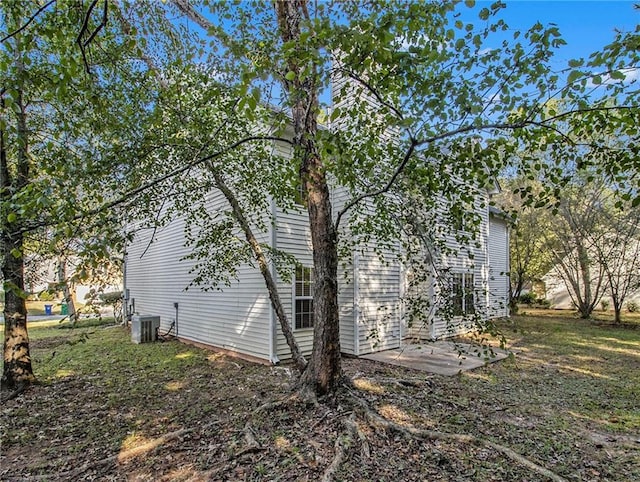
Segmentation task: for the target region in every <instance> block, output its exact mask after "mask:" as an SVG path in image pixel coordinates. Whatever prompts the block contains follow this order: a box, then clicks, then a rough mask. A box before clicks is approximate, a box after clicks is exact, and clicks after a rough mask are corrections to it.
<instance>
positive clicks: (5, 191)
mask: <svg viewBox="0 0 640 482" xmlns="http://www.w3.org/2000/svg"><path fill="white" fill-rule="evenodd" d="M0 102H1V110H2V112H3V113H4V111H5V103H4V97H3V98H2V99H1V100H0ZM16 107H17V109H16V110H17V112H16V116H17V146H16V147H17V149H16V152H17V164H16V169H15V174H13V173H12V172H11V171H10V170H9V164H8V153H7V145H6V138H5V137H6V133H5V132H4V130H0V200H1V201H2V203H3V204H4V205H5V206H8V205H9V200H10V199H11V195H12V192H16V191H19V190H20V189H22V188H24V187H25V186H26V184H27V181H28V178H29V158H28V132H27V123H26V112H25V106H24V102H23V99H22V92H21V91H19V92H18V101H17V106H16ZM10 214H11V215H12V216H11V218H9V215H10ZM2 217H3V218H4V219H3V223H2V226H3V227H2V229H1V231H0V247H1V249H2V253H1V255H2V276H3V278H4V345H3V359H4V369H3V373H2V384H3V385H4V386H7V387H10V388H12V387H16V386H22V385H25V384H30V383H32V382H34V381H35V377H34V375H33V368H32V366H31V356H30V355H29V335H28V333H27V306H26V303H25V290H24V256H23V247H24V246H23V244H24V237H23V235H22V234H19V233H17V231H19V230H18V229H17V228H19V223H20V218H19V217H17V216H16V215H15V214H14V213H6V212H3V213H2ZM5 220H6V221H7V222H6V223H5V222H4V221H5Z"/></svg>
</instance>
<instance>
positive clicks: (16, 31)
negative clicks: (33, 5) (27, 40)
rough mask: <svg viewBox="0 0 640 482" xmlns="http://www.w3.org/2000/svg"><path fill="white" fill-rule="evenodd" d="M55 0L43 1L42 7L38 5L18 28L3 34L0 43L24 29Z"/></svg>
mask: <svg viewBox="0 0 640 482" xmlns="http://www.w3.org/2000/svg"><path fill="white" fill-rule="evenodd" d="M56 1H57V0H50V1H49V2H47V3H45V4H44V5H43V6H42V7H40V8H39V9H38V10H36V13H34V14H33V15H31V17H29V19H28V20H27V21H26V22H25V23H24V25H22V26H21V27H20V28H18V29H16V30H14V31H13V32H11V33H9V34H7V35H5V36H4V37H3V38H2V39H0V43H3V42H4V41H5V40H9V39H10V38H12V37H15V36H16V35H18V34H19V33H20V32H22V31H23V30H24V29H26V28H27V27H28V26H29V25H30V24H31V22H33V21H34V20H35V19H36V17H37V16H38V15H40V14H41V13H42V12H43V11H45V10H46V9H47V8H49V7H50V6H51V5H53V4H54V3H56Z"/></svg>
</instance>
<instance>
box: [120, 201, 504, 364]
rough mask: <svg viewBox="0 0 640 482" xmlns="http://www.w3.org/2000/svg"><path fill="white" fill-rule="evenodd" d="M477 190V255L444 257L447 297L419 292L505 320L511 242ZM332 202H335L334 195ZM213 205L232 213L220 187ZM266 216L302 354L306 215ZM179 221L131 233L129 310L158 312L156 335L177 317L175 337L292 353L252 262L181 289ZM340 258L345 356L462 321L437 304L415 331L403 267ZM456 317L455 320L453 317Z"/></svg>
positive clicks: (271, 355)
mask: <svg viewBox="0 0 640 482" xmlns="http://www.w3.org/2000/svg"><path fill="white" fill-rule="evenodd" d="M338 191H339V190H338ZM481 193H483V194H482V195H483V196H484V197H485V199H484V200H483V201H484V202H481V203H478V206H479V207H478V209H479V214H480V217H481V220H482V222H481V226H480V235H479V239H478V240H477V243H474V246H473V248H472V249H473V252H474V256H473V259H470V258H469V257H468V256H466V255H465V256H460V257H459V258H458V257H455V256H451V255H448V256H446V257H445V258H447V259H445V260H444V261H445V263H446V264H447V265H448V266H449V271H450V273H451V279H452V280H453V284H454V287H453V291H452V292H449V293H446V291H447V290H446V289H443V288H442V287H441V286H440V287H438V286H437V285H436V283H435V282H434V283H433V284H432V285H431V286H428V287H426V288H425V289H426V290H427V293H428V296H431V297H433V298H434V301H437V299H438V298H439V299H444V297H449V298H451V297H453V298H454V304H455V303H458V304H459V308H460V311H459V313H455V315H463V314H469V313H472V312H473V313H475V314H477V315H479V316H480V317H481V318H485V319H486V318H488V317H501V316H508V308H507V306H508V303H507V293H508V278H507V272H508V244H509V243H508V229H507V224H506V221H505V219H504V218H502V217H501V216H500V215H498V214H497V213H496V212H494V211H492V210H490V209H489V208H488V207H487V206H488V204H487V203H486V200H487V199H488V196H489V193H488V192H486V191H481ZM334 198H335V199H334V200H335V201H336V202H337V204H340V202H339V201H340V199H338V198H339V195H338V194H336V193H335V192H334ZM482 206H484V207H482ZM209 209H212V210H226V209H228V205H227V204H226V200H225V199H224V197H223V196H222V194H221V193H219V192H212V193H211V198H210V206H209ZM269 214H270V215H271V216H272V218H273V220H274V221H275V222H273V223H266V225H267V226H268V229H267V231H265V232H260V233H256V235H258V236H259V238H260V239H259V240H260V242H262V243H265V244H266V245H267V246H269V247H271V248H275V249H278V250H282V251H285V252H286V253H288V254H290V255H293V256H294V257H295V258H296V260H297V262H298V263H299V265H300V266H299V267H298V268H295V275H294V276H293V279H292V280H291V281H289V282H286V281H284V280H282V279H281V278H280V277H278V276H277V273H276V272H275V270H272V271H273V274H274V276H275V278H276V279H277V283H278V290H279V292H280V296H281V299H282V302H283V304H284V307H285V310H286V312H287V315H288V318H289V320H290V322H291V324H292V325H293V331H294V335H295V338H296V340H297V342H298V344H299V345H300V348H301V350H302V351H303V353H304V354H309V353H310V352H311V347H312V337H313V301H312V286H311V279H312V278H311V269H312V266H313V262H312V252H311V240H310V232H309V228H308V218H307V214H306V212H305V211H304V209H303V208H301V209H300V210H299V211H297V212H295V211H294V212H285V211H283V210H282V209H280V208H278V207H277V206H276V205H275V204H274V203H272V207H271V213H269ZM184 227H185V220H184V219H183V218H176V219H174V220H173V221H172V222H171V223H169V224H168V225H166V226H164V227H162V228H159V229H157V230H152V229H149V230H142V231H139V232H137V233H136V235H135V238H134V240H133V242H132V243H131V244H130V245H129V246H128V249H127V253H126V258H125V270H124V271H125V277H124V287H125V292H126V294H127V297H128V301H127V304H128V305H129V308H130V310H132V311H135V312H136V313H139V314H141V315H157V316H160V319H161V331H162V332H164V331H168V330H169V328H170V326H171V324H172V323H174V324H175V331H174V334H177V335H178V337H179V338H180V339H181V340H184V341H189V342H195V343H200V344H203V345H207V346H211V347H216V348H220V349H224V350H229V351H231V352H235V353H238V354H240V355H243V356H245V357H248V358H251V359H256V360H261V361H265V362H272V363H276V362H278V361H280V360H284V359H287V358H289V357H290V353H289V348H288V346H287V344H286V342H285V339H284V336H283V335H282V333H281V330H280V326H279V323H278V321H277V319H276V316H275V314H274V312H273V309H272V307H271V305H270V302H269V297H268V293H267V290H266V288H265V285H264V281H263V279H262V277H261V275H260V272H259V270H258V269H257V268H254V267H250V266H247V265H245V266H242V267H241V268H240V269H239V271H238V276H237V280H235V281H234V282H233V283H232V284H231V286H229V287H224V289H222V290H221V291H201V290H198V289H193V288H192V289H189V290H185V288H186V287H187V286H188V285H189V283H190V282H191V281H192V278H193V274H191V273H190V270H191V269H192V268H193V267H194V263H195V262H194V261H193V260H189V259H185V255H186V254H188V253H187V248H186V247H185V235H184ZM152 236H153V242H152V243H151V242H150V241H151V237H152ZM451 242H452V243H453V244H455V243H454V242H453V241H451ZM343 262H344V264H343V266H346V268H345V269H344V270H343V271H344V273H343V274H344V275H343V276H341V280H340V292H339V303H340V333H341V339H340V342H341V349H342V351H343V353H345V354H350V355H356V356H358V355H364V354H367V353H371V352H374V351H380V350H385V349H390V348H396V347H399V346H401V345H402V344H403V343H405V342H407V340H409V339H410V338H412V337H420V338H428V339H436V338H441V337H444V336H448V335H450V334H452V333H453V332H454V331H456V330H458V329H460V327H461V326H464V324H463V325H460V324H456V323H453V324H452V323H448V322H447V320H446V317H443V316H440V315H439V314H438V312H437V310H434V311H433V313H425V317H424V320H423V321H424V325H423V326H422V328H421V329H417V325H416V324H413V325H412V326H408V324H407V319H406V316H405V315H406V306H405V300H406V298H407V297H406V296H405V293H406V291H407V286H408V276H409V270H408V269H406V268H405V267H404V266H402V265H401V264H400V263H399V262H393V261H389V260H386V262H382V261H381V260H380V259H379V258H378V256H377V255H376V254H375V253H374V252H373V250H370V249H369V250H367V249H358V250H355V251H354V252H352V253H351V256H350V259H347V260H343ZM292 269H294V268H293V267H292ZM456 283H457V284H456ZM457 294H459V296H458V299H457V300H456V299H455V298H456V296H457ZM437 305H438V303H437V302H434V303H433V306H437ZM462 319H463V317H462V316H456V317H454V318H453V321H460V320H462ZM452 326H454V329H453V330H452V328H451V327H452Z"/></svg>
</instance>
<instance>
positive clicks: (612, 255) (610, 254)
mask: <svg viewBox="0 0 640 482" xmlns="http://www.w3.org/2000/svg"><path fill="white" fill-rule="evenodd" d="M595 210H596V214H597V216H598V227H597V229H596V230H594V231H593V232H591V233H590V235H591V246H592V252H593V258H594V262H595V263H597V264H598V265H600V266H602V269H603V270H604V275H605V282H606V291H607V293H606V294H607V295H608V296H609V297H611V301H612V302H613V311H614V316H615V322H616V323H620V322H621V321H622V309H623V307H624V303H625V300H626V299H627V297H628V296H629V295H631V294H632V293H634V292H636V291H638V290H640V207H632V206H631V203H630V202H628V201H627V202H622V203H616V202H615V199H612V195H611V194H610V193H609V196H607V195H606V194H605V198H604V199H603V201H602V202H601V203H599V205H598V206H597V207H595Z"/></svg>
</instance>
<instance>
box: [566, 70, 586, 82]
mask: <svg viewBox="0 0 640 482" xmlns="http://www.w3.org/2000/svg"><path fill="white" fill-rule="evenodd" d="M580 77H582V72H580V71H579V70H572V71H571V73H570V74H569V77H567V83H568V84H572V83H574V82H575V81H576V80H578V79H579V78H580Z"/></svg>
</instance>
